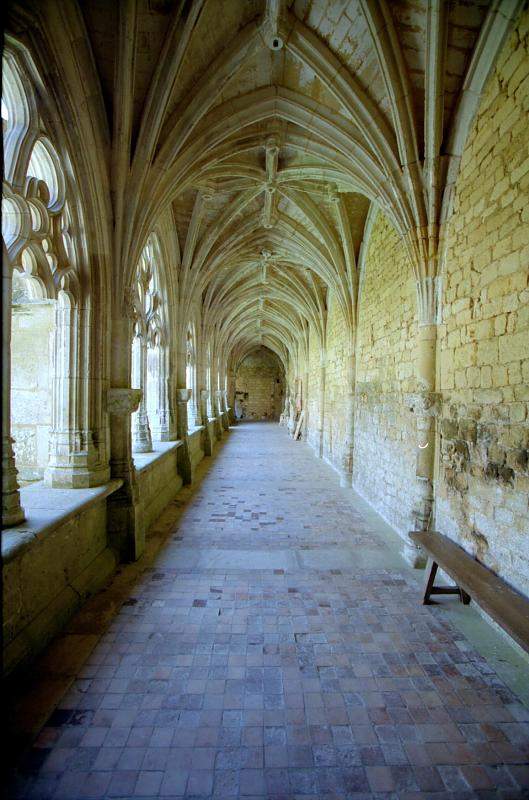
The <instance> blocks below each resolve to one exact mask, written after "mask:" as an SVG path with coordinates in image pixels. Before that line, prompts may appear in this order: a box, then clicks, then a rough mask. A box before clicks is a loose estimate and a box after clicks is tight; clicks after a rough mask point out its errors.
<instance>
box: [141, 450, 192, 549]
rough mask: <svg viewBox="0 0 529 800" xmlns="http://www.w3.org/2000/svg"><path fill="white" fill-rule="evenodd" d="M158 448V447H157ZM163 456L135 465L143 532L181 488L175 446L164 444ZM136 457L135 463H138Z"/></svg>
mask: <svg viewBox="0 0 529 800" xmlns="http://www.w3.org/2000/svg"><path fill="white" fill-rule="evenodd" d="M158 447H160V445H158ZM163 449H164V450H165V452H164V453H163V455H161V454H158V453H157V456H159V457H157V458H156V459H150V460H149V463H147V464H145V465H144V466H141V468H139V466H138V464H136V470H137V480H138V491H139V496H140V500H141V504H142V515H143V525H144V527H145V532H146V533H147V531H148V530H149V528H150V527H151V525H152V524H153V523H154V522H155V521H156V520H157V519H158V517H159V516H160V514H161V513H162V511H163V510H164V508H165V507H166V505H168V503H170V502H171V500H173V499H174V498H175V497H176V495H177V493H178V492H179V491H180V489H181V488H182V478H181V477H180V475H179V474H178V465H177V446H176V444H175V443H171V442H164V443H163ZM138 460H139V459H138V456H136V462H138Z"/></svg>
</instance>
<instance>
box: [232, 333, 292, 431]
mask: <svg viewBox="0 0 529 800" xmlns="http://www.w3.org/2000/svg"><path fill="white" fill-rule="evenodd" d="M235 391H236V392H245V393H246V392H247V393H248V397H247V398H246V399H244V400H243V401H242V402H243V406H244V411H245V416H246V418H247V419H273V420H279V416H280V414H281V412H282V410H283V400H284V378H283V373H282V370H281V366H280V364H279V360H278V358H277V356H276V355H275V354H274V353H272V352H271V351H270V350H268V348H266V347H260V348H259V349H257V350H255V351H253V352H251V353H249V354H248V355H247V356H246V358H245V359H244V360H243V362H242V364H241V365H240V367H239V369H238V370H237V375H236V379H235Z"/></svg>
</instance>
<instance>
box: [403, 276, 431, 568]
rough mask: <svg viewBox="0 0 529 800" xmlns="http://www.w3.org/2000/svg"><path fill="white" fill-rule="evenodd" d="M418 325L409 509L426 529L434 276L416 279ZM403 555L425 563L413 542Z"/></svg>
mask: <svg viewBox="0 0 529 800" xmlns="http://www.w3.org/2000/svg"><path fill="white" fill-rule="evenodd" d="M417 294H418V299H419V329H418V333H417V358H416V381H417V392H416V393H415V394H414V395H412V396H411V397H410V398H409V403H410V409H411V411H412V412H413V413H414V414H415V415H416V426H417V434H416V436H417V438H416V447H417V449H416V462H415V477H416V497H417V499H416V503H415V507H414V510H413V521H414V530H416V531H427V530H429V529H430V526H431V522H432V515H433V505H434V495H433V475H434V453H435V417H436V416H437V413H438V410H439V400H440V398H439V395H438V394H436V392H435V388H436V345H437V286H436V279H434V278H424V279H422V280H421V281H418V283H417ZM404 556H405V558H406V559H407V561H408V562H409V563H411V564H412V565H413V566H416V567H423V566H424V565H425V561H426V560H425V558H424V556H423V554H422V551H420V550H419V549H418V548H417V547H416V546H415V544H414V543H413V542H411V541H410V540H408V541H407V542H406V544H405V546H404Z"/></svg>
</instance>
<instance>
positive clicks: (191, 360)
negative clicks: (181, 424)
mask: <svg viewBox="0 0 529 800" xmlns="http://www.w3.org/2000/svg"><path fill="white" fill-rule="evenodd" d="M186 387H187V388H188V389H190V390H191V391H190V397H189V400H188V406H187V425H188V428H190V429H192V428H195V427H196V426H197V423H198V408H197V385H196V349H195V336H194V331H193V327H192V325H189V327H188V329H187V335H186Z"/></svg>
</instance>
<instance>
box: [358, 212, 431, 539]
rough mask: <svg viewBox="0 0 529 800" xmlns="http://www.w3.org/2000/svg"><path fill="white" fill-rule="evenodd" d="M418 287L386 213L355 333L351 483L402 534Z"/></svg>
mask: <svg viewBox="0 0 529 800" xmlns="http://www.w3.org/2000/svg"><path fill="white" fill-rule="evenodd" d="M416 331H417V321H416V299H415V287H414V284H413V280H412V275H411V266H410V262H409V259H408V256H407V253H406V250H405V248H404V245H403V243H402V241H401V240H400V239H399V237H398V235H397V233H396V231H395V229H394V228H393V227H392V225H391V224H390V223H389V222H388V221H387V219H386V218H385V217H384V215H383V214H382V213H379V214H378V217H377V219H376V221H375V223H374V225H373V229H372V232H371V238H370V242H369V248H368V252H367V256H366V260H365V272H364V275H363V285H362V288H361V295H360V311H359V320H358V331H357V372H356V403H355V405H356V414H355V439H354V469H353V485H354V486H355V488H356V489H357V490H358V491H359V492H360V493H361V494H362V495H364V496H365V497H366V499H367V500H368V501H369V502H370V503H371V504H372V505H373V506H374V507H375V508H376V509H377V511H379V513H380V514H382V516H383V517H384V518H385V519H386V520H387V521H388V522H389V523H390V524H391V525H393V526H394V527H395V528H396V529H397V530H398V531H399V532H400V533H401V534H406V533H407V531H408V530H410V529H411V524H412V517H411V512H412V509H413V506H414V502H415V499H416V496H415V492H416V481H415V438H416V434H415V418H414V416H413V414H412V413H411V412H410V409H409V403H408V402H407V400H406V395H407V394H408V393H410V392H412V391H413V390H414V388H415V337H416Z"/></svg>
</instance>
